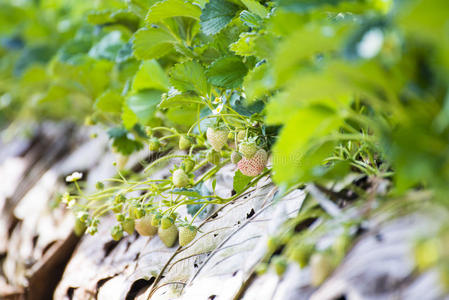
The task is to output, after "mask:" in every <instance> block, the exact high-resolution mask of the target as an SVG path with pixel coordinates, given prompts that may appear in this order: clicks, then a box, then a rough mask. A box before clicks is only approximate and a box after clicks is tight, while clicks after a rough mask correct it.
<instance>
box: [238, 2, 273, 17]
mask: <svg viewBox="0 0 449 300" xmlns="http://www.w3.org/2000/svg"><path fill="white" fill-rule="evenodd" d="M242 2H243V4H245V6H246V7H248V9H249V11H250V12H252V13H254V14H256V15H258V16H259V17H261V18H265V17H266V16H267V14H268V11H267V9H266V8H265V7H264V6H263V5H262V4H260V3H259V2H258V1H257V0H242Z"/></svg>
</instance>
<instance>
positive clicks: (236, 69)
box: [206, 56, 248, 89]
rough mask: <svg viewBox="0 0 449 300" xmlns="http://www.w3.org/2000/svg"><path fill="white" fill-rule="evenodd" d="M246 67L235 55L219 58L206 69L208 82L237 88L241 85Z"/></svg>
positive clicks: (246, 70)
mask: <svg viewBox="0 0 449 300" xmlns="http://www.w3.org/2000/svg"><path fill="white" fill-rule="evenodd" d="M247 72H248V69H247V68H246V66H245V64H244V63H243V62H242V60H241V59H240V58H239V57H237V56H229V57H223V58H219V59H217V60H216V61H214V62H213V63H212V64H211V65H210V66H209V68H208V69H207V71H206V75H207V77H208V78H209V82H210V83H211V84H213V85H216V86H219V87H222V88H229V89H232V88H237V87H240V86H241V85H242V82H243V78H244V77H245V75H246V73H247Z"/></svg>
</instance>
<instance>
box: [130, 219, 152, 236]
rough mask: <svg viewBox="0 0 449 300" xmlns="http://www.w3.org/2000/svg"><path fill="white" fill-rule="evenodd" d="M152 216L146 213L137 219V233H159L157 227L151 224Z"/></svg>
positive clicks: (150, 234)
mask: <svg viewBox="0 0 449 300" xmlns="http://www.w3.org/2000/svg"><path fill="white" fill-rule="evenodd" d="M151 220H152V216H151V215H145V216H144V217H143V218H141V219H137V220H136V221H135V226H134V227H135V228H136V231H137V233H139V234H140V235H142V236H153V235H155V234H156V233H157V227H155V226H153V225H151Z"/></svg>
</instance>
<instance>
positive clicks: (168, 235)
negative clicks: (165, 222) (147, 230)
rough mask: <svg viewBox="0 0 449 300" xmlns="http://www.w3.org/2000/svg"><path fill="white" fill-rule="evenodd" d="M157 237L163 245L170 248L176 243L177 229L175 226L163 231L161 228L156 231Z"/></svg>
mask: <svg viewBox="0 0 449 300" xmlns="http://www.w3.org/2000/svg"><path fill="white" fill-rule="evenodd" d="M157 235H158V236H159V238H160V239H161V241H162V242H163V243H164V245H165V246H167V247H168V248H170V247H173V245H174V244H175V243H176V239H177V238H178V228H176V226H175V225H172V226H170V227H168V228H167V229H163V228H162V226H161V227H159V229H158V231H157Z"/></svg>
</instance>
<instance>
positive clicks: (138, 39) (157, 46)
mask: <svg viewBox="0 0 449 300" xmlns="http://www.w3.org/2000/svg"><path fill="white" fill-rule="evenodd" d="M174 43H176V38H175V37H174V36H173V35H171V34H170V33H169V32H168V31H166V30H165V29H163V28H161V27H151V28H142V29H139V30H138V31H137V32H136V34H135V35H134V41H133V50H134V55H135V56H136V57H137V58H138V59H153V58H159V57H162V56H164V55H165V54H167V53H168V52H170V50H171V49H172V48H173V44H174Z"/></svg>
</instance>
